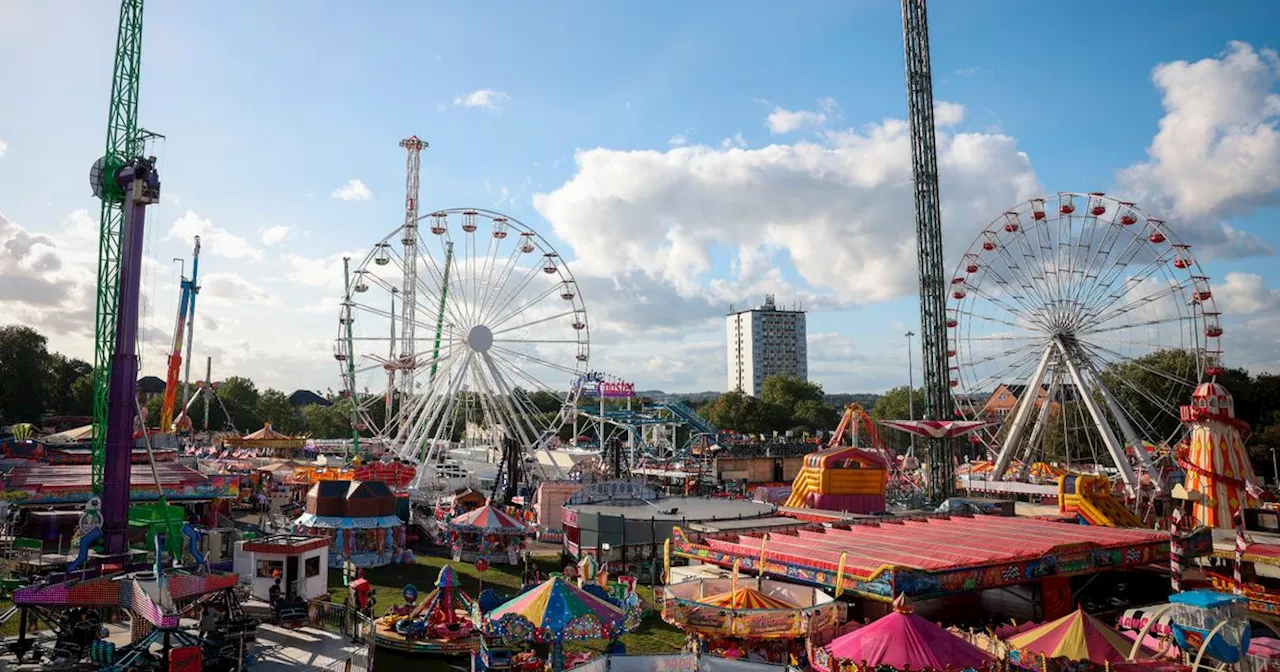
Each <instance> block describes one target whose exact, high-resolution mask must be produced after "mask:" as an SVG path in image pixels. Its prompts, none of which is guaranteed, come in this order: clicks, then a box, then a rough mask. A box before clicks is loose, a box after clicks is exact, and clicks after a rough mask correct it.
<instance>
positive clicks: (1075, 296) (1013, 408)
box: [947, 192, 1222, 488]
mask: <svg viewBox="0 0 1280 672" xmlns="http://www.w3.org/2000/svg"><path fill="white" fill-rule="evenodd" d="M947 301H948V304H947V326H948V327H949V333H950V339H949V342H950V344H951V346H950V347H951V348H952V350H950V351H949V353H948V354H949V355H950V357H951V362H952V366H951V386H952V387H953V388H954V392H955V394H956V398H957V400H958V404H957V406H958V408H959V411H960V414H961V415H964V416H966V417H974V416H988V417H989V416H992V415H994V416H996V417H1003V418H1004V422H1003V423H1002V424H1001V425H998V426H996V427H994V428H993V429H992V430H990V431H988V432H985V433H983V434H980V435H978V438H977V439H976V440H977V441H981V442H982V443H984V444H985V445H986V446H987V448H988V449H989V450H990V451H991V452H993V453H996V455H997V459H996V465H995V466H996V469H995V471H996V472H997V473H996V477H997V478H999V477H1002V476H1004V475H1005V474H1006V470H1007V469H1008V467H1009V465H1010V464H1011V463H1012V462H1013V460H1014V459H1015V458H1017V459H1020V460H1021V464H1023V465H1028V464H1031V463H1032V462H1033V461H1035V460H1037V459H1044V447H1045V445H1046V442H1047V441H1048V440H1049V437H1055V440H1056V441H1057V442H1058V444H1059V445H1065V446H1067V447H1068V450H1070V451H1071V452H1072V453H1074V454H1069V455H1068V458H1067V459H1068V461H1071V460H1078V461H1080V462H1081V463H1084V462H1089V461H1092V462H1094V463H1099V462H1102V463H1105V462H1106V460H1105V456H1106V455H1109V456H1110V458H1111V462H1113V463H1114V465H1115V467H1116V468H1117V469H1118V471H1119V473H1120V476H1121V478H1122V479H1123V480H1124V481H1125V483H1126V485H1128V486H1130V487H1131V488H1136V487H1138V484H1139V482H1140V480H1139V479H1140V477H1139V470H1141V471H1145V472H1148V473H1149V474H1151V475H1152V476H1153V477H1154V476H1155V475H1156V468H1155V465H1154V464H1153V462H1154V458H1153V455H1154V454H1157V453H1158V452H1159V451H1156V450H1151V448H1153V447H1159V446H1173V445H1174V444H1175V443H1176V442H1177V441H1178V440H1179V439H1180V438H1181V434H1180V433H1181V432H1182V431H1183V430H1182V426H1181V424H1180V423H1179V422H1178V418H1179V415H1178V407H1179V405H1180V404H1182V403H1185V400H1186V399H1188V398H1189V397H1190V395H1191V392H1192V391H1193V390H1194V389H1195V387H1196V385H1197V384H1198V383H1199V382H1201V381H1202V380H1203V379H1205V378H1212V377H1213V376H1215V375H1217V374H1218V373H1220V372H1221V370H1222V369H1221V366H1222V365H1221V361H1222V347H1221V344H1220V339H1221V336H1222V326H1221V324H1220V323H1219V315H1218V311H1217V309H1216V308H1215V306H1214V300H1213V293H1212V291H1211V290H1210V287H1209V278H1208V277H1207V276H1206V275H1205V273H1204V271H1203V270H1202V269H1201V268H1200V265H1199V263H1198V262H1197V261H1196V259H1195V257H1194V256H1192V253H1191V247H1190V246H1189V245H1187V244H1185V243H1183V242H1182V241H1181V240H1180V239H1179V238H1178V237H1177V235H1176V234H1175V232H1174V231H1173V230H1171V229H1170V227H1169V226H1168V225H1167V224H1166V223H1165V222H1164V221H1162V220H1160V219H1158V218H1156V217H1153V216H1151V215H1148V214H1147V213H1145V212H1143V211H1141V210H1139V209H1138V207H1137V206H1135V205H1134V204H1133V203H1126V202H1123V201H1118V200H1116V199H1113V198H1108V197H1107V196H1105V195H1103V194H1101V193H1089V194H1084V193H1069V192H1062V193H1058V194H1055V195H1052V196H1045V197H1043V198H1034V199H1031V200H1030V201H1027V202H1025V203H1022V204H1020V205H1018V206H1017V207H1015V208H1012V209H1010V210H1008V211H1006V212H1004V213H1003V214H1001V215H1000V216H999V217H996V219H995V220H994V221H992V222H991V223H990V224H989V225H988V226H987V227H986V228H985V229H984V230H983V231H982V232H981V233H980V234H979V235H978V236H977V237H976V238H975V239H974V241H973V243H972V244H971V245H970V246H969V249H968V250H967V251H966V252H965V254H964V256H963V257H962V258H961V260H960V263H959V266H958V268H957V270H956V272H955V273H954V274H953V276H952V279H951V284H950V287H949V288H948V297H947ZM1029 390H1030V391H1033V394H1034V396H1033V397H1032V396H1028V395H1027V391H1029ZM1002 394H1003V395H1005V396H1004V398H1001V395H1002ZM1031 398H1034V399H1037V402H1036V403H1034V404H1033V403H1022V401H1017V402H1016V403H1013V402H1014V400H1024V399H1031ZM1046 401H1048V402H1049V403H1045V402H1046ZM1135 466H1136V468H1135Z"/></svg>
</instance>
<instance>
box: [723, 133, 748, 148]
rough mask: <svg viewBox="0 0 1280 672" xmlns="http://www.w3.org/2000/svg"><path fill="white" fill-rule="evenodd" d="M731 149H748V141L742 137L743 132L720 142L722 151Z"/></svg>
mask: <svg viewBox="0 0 1280 672" xmlns="http://www.w3.org/2000/svg"><path fill="white" fill-rule="evenodd" d="M731 147H738V148H740V149H746V147H747V139H746V138H744V137H742V131H738V132H737V133H734V134H733V135H732V136H730V137H727V138H725V139H723V140H721V141H720V149H729V148H731Z"/></svg>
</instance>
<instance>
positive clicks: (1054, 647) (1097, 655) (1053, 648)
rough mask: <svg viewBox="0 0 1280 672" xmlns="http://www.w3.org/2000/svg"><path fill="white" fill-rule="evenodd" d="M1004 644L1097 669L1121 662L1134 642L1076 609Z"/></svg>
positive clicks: (1126, 657)
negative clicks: (1086, 664)
mask: <svg viewBox="0 0 1280 672" xmlns="http://www.w3.org/2000/svg"><path fill="white" fill-rule="evenodd" d="M1006 641H1007V643H1008V644H1009V646H1010V647H1011V648H1014V649H1017V650H1018V651H1023V652H1026V653H1034V654H1043V655H1045V656H1047V657H1049V658H1058V657H1065V658H1069V659H1071V660H1088V661H1091V662H1094V663H1097V664H1099V665H1101V664H1103V663H1121V662H1124V661H1125V660H1128V658H1129V650H1130V649H1132V648H1133V642H1131V641H1129V639H1128V638H1126V637H1124V636H1123V635H1121V634H1120V633H1118V632H1116V631H1115V630H1113V629H1111V627H1110V626H1108V625H1107V624H1106V623H1103V622H1102V621H1100V620H1098V619H1097V618H1094V617H1093V616H1091V615H1089V614H1087V613H1085V612H1084V610H1083V609H1079V608H1077V609H1076V610H1075V611H1074V612H1072V613H1070V614H1067V615H1066V616H1063V617H1062V618H1059V619H1058V620H1056V621H1052V622H1049V623H1045V624H1044V625H1041V626H1039V627H1036V628H1032V629H1030V630H1027V631H1026V632H1021V633H1018V634H1016V635H1014V636H1013V637H1010V638H1009V639H1008V640H1006ZM1148 655H1150V652H1148Z"/></svg>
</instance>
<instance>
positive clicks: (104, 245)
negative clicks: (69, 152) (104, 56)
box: [89, 0, 158, 494]
mask: <svg viewBox="0 0 1280 672" xmlns="http://www.w3.org/2000/svg"><path fill="white" fill-rule="evenodd" d="M142 3H143V0H121V2H120V24H119V29H118V31H117V33H116V54H115V68H114V69H113V70H112V75H111V105H110V110H109V112H108V116H107V145H106V151H104V152H103V155H102V158H100V159H98V161H97V163H95V164H94V165H93V170H92V172H91V173H90V177H89V181H90V184H92V185H94V186H95V192H96V193H95V195H96V196H98V197H99V198H100V199H102V209H101V213H100V216H99V222H100V225H99V232H98V290H97V301H96V306H95V308H96V319H95V321H94V343H93V491H94V494H101V492H102V471H103V467H104V466H105V463H106V440H107V391H108V388H109V386H110V382H111V381H110V376H111V356H112V352H113V351H114V350H115V333H116V301H117V299H118V298H119V293H120V248H121V246H122V244H123V237H124V191H123V190H122V189H121V188H120V186H119V185H117V184H116V181H115V179H114V176H115V174H116V172H117V171H118V170H119V169H120V168H121V167H122V166H124V165H125V164H126V163H128V162H129V161H130V160H131V159H134V158H137V157H139V156H141V155H142V152H143V143H144V142H145V141H146V140H147V139H148V138H151V137H158V136H156V135H154V134H152V133H148V132H147V131H145V130H143V129H140V128H138V82H139V77H140V74H141V67H142ZM104 176H105V177H104Z"/></svg>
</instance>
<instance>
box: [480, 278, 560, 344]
mask: <svg viewBox="0 0 1280 672" xmlns="http://www.w3.org/2000/svg"><path fill="white" fill-rule="evenodd" d="M551 289H552V291H554V290H555V287H552V288H551ZM544 296H545V295H544ZM573 313H574V311H572V310H566V311H564V312H560V313H556V314H555V315H548V316H547V317H543V318H541V319H537V320H530V321H529V322H525V323H523V324H518V325H516V326H514V327H506V328H504V329H498V328H497V327H498V326H499V325H501V324H502V323H503V322H505V321H506V320H507V319H510V317H508V318H506V319H504V320H503V322H497V323H495V324H494V325H493V335H494V336H498V335H500V334H505V333H507V332H510V331H517V330H519V329H526V328H528V327H532V326H534V325H538V324H545V323H547V322H550V321H552V320H558V319H560V318H562V317H569V316H571V315H573ZM518 314H520V311H515V312H513V313H512V315H518ZM573 342H574V343H577V340H576V339H575V340H574V341H573Z"/></svg>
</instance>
